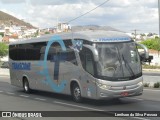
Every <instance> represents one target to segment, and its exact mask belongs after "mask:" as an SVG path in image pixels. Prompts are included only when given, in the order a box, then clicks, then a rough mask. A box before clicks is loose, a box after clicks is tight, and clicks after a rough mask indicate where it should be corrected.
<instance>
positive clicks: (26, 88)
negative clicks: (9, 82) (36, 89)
mask: <svg viewBox="0 0 160 120" xmlns="http://www.w3.org/2000/svg"><path fill="white" fill-rule="evenodd" d="M24 89H25V91H26V92H27V91H28V84H27V82H25V84H24Z"/></svg>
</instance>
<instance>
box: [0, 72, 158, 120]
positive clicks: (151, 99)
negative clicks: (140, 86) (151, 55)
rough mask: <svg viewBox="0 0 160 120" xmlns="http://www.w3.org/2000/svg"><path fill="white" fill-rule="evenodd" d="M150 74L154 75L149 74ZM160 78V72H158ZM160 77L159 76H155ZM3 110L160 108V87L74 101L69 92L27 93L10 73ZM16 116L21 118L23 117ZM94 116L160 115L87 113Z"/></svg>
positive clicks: (1, 87)
mask: <svg viewBox="0 0 160 120" xmlns="http://www.w3.org/2000/svg"><path fill="white" fill-rule="evenodd" d="M146 76H148V77H150V76H149V75H146ZM151 78H152V77H151ZM157 78H159V76H157ZM157 78H156V77H155V79H157ZM0 111H160V89H144V93H143V95H142V96H138V97H131V98H121V99H120V100H106V101H94V100H85V101H84V102H83V103H75V102H73V101H72V98H71V97H70V96H66V95H59V94H53V93H48V92H42V91H34V92H33V93H32V94H25V93H23V90H22V89H21V88H17V87H14V86H11V85H10V83H9V77H8V76H0ZM0 119H1V118H0ZM12 119H13V118H7V119H6V118H5V119H4V120H12ZM14 119H15V120H21V118H14ZM14 119H13V120H14ZM30 119H31V120H32V118H24V120H30ZM43 119H44V118H42V120H43ZM45 119H46V118H45ZM47 119H53V118H47ZM54 119H56V120H57V119H58V120H66V119H68V120H72V119H73V120H75V119H77V120H82V118H80V117H76V118H74V117H71V118H66V117H65V118H63V117H58V118H54ZM83 119H84V117H83ZM90 119H91V120H97V119H99V120H101V119H102V120H106V119H107V120H108V119H113V120H115V119H117V120H124V119H125V120H128V119H130V120H132V119H134V120H154V119H155V120H158V119H159V118H157V117H155V118H154V117H139V116H138V117H132V118H131V117H129V118H128V117H123V118H119V117H107V118H104V117H100V118H96V117H87V120H90ZM2 120H3V119H2Z"/></svg>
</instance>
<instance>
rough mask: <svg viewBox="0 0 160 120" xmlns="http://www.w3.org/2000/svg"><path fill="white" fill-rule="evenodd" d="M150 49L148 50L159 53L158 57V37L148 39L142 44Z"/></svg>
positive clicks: (159, 47)
mask: <svg viewBox="0 0 160 120" xmlns="http://www.w3.org/2000/svg"><path fill="white" fill-rule="evenodd" d="M141 44H144V45H146V46H147V47H148V49H153V50H157V51H158V55H159V52H160V38H158V37H156V38H155V39H148V40H144V41H142V42H141Z"/></svg>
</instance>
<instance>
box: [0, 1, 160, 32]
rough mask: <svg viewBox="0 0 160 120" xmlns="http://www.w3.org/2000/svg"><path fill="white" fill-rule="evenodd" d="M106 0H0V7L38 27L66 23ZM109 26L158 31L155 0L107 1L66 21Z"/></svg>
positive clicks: (127, 30)
mask: <svg viewBox="0 0 160 120" xmlns="http://www.w3.org/2000/svg"><path fill="white" fill-rule="evenodd" d="M105 1H106V0H0V10H1V11H4V12H6V13H9V14H11V15H13V16H15V17H17V18H19V19H23V20H24V21H26V22H29V23H31V24H32V25H34V26H36V27H39V28H47V27H54V26H56V25H57V22H68V21H70V20H72V19H74V18H76V17H78V16H80V15H82V14H84V13H86V12H88V11H90V10H92V9H94V8H95V7H97V6H98V5H100V4H101V3H103V2H105ZM69 24H70V25H71V26H75V25H100V26H111V27H113V28H116V29H120V30H122V31H125V32H133V30H135V29H136V30H137V32H139V33H147V32H152V33H158V30H159V27H158V26H159V17H158V0H108V2H106V3H105V4H104V5H102V6H100V7H98V8H97V9H95V10H94V11H92V12H90V13H89V14H87V15H85V16H83V17H80V18H79V19H76V20H74V21H72V22H70V23H69Z"/></svg>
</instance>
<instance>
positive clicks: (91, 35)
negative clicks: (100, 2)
mask: <svg viewBox="0 0 160 120" xmlns="http://www.w3.org/2000/svg"><path fill="white" fill-rule="evenodd" d="M55 36H59V37H60V38H61V39H64V40H65V39H66V40H67V39H84V40H88V41H91V42H124V41H131V38H130V37H129V36H128V35H127V34H125V33H123V32H118V31H104V30H86V31H79V32H65V33H58V34H50V35H44V36H41V37H38V38H31V39H26V40H19V41H16V42H12V43H10V45H12V44H24V43H34V42H44V41H49V40H50V39H52V38H53V37H55Z"/></svg>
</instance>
